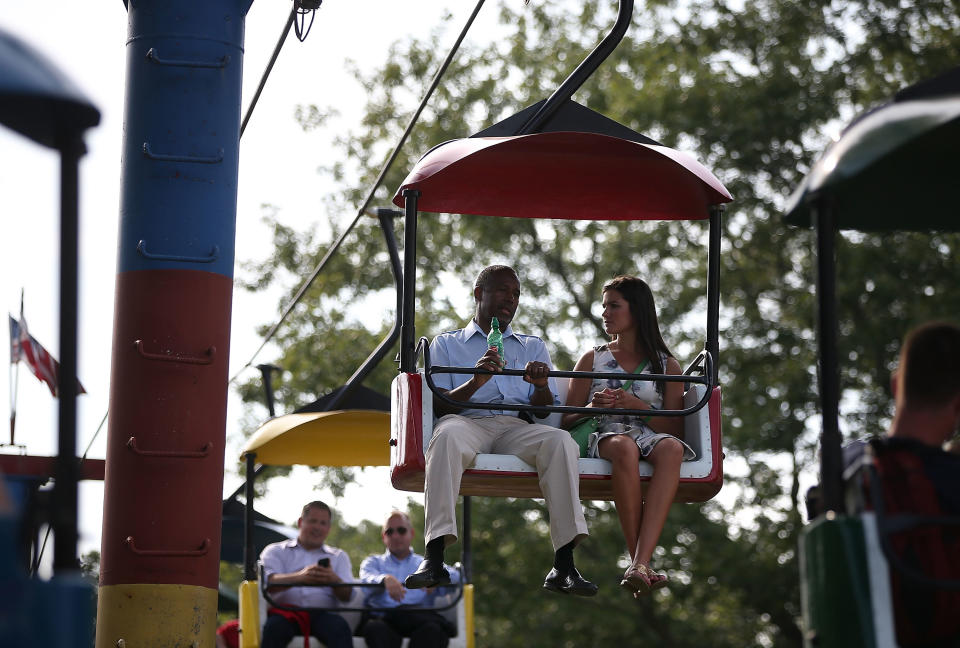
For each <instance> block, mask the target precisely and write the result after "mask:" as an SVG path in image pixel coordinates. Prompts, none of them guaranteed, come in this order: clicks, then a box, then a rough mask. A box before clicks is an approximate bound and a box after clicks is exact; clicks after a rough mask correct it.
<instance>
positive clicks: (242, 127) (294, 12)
mask: <svg viewBox="0 0 960 648" xmlns="http://www.w3.org/2000/svg"><path fill="white" fill-rule="evenodd" d="M298 1H299V0H294V3H293V8H292V9H291V10H290V15H289V16H287V24H285V25H284V26H283V31H282V32H281V33H280V38H279V39H277V44H276V46H275V47H274V48H273V55H272V56H271V57H270V61H269V62H268V63H267V68H266V69H265V70H264V71H263V75H262V76H261V77H260V85H258V86H257V91H256V92H254V93H253V99H252V100H251V101H250V105H249V106H248V107H247V113H246V114H245V115H244V116H243V121H242V122H241V123H240V137H241V138H242V137H243V131H245V130H246V129H247V122H249V121H250V115H252V114H253V109H254V108H256V106H257V101H259V99H260V93H262V92H263V86H265V85H266V84H267V77H269V76H270V72H271V71H272V70H273V64H274V63H276V62H277V57H278V56H280V50H281V49H283V44H284V43H285V42H287V35H288V34H289V33H290V25H292V24H293V21H294V19H295V18H296V17H297V11H298V8H299V7H298ZM310 24H311V25H313V19H311V20H310ZM307 31H309V29H308V30H307ZM299 34H300V30H299V26H298V29H297V36H298V37H299ZM304 38H306V34H304ZM302 40H303V39H301V42H302Z"/></svg>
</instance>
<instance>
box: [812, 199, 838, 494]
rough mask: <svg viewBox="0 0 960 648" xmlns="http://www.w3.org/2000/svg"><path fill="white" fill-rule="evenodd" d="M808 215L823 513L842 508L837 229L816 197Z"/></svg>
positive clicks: (829, 207) (827, 205)
mask: <svg viewBox="0 0 960 648" xmlns="http://www.w3.org/2000/svg"><path fill="white" fill-rule="evenodd" d="M811 213H812V215H813V221H814V224H815V227H816V232H817V296H818V299H819V304H818V312H817V325H818V332H819V337H820V402H821V413H820V415H821V417H822V426H823V428H822V432H821V435H820V447H821V452H820V484H821V488H822V489H823V510H824V511H834V512H840V511H841V509H842V506H843V502H842V492H841V482H842V472H843V468H842V465H841V450H840V425H839V416H840V412H839V410H840V405H839V402H840V380H839V374H838V370H837V366H838V365H837V296H836V276H837V269H836V226H835V220H834V219H835V215H834V212H833V208H832V205H831V204H830V203H829V201H828V200H827V199H826V198H824V197H822V196H821V197H818V198H815V199H814V201H813V203H812V204H811Z"/></svg>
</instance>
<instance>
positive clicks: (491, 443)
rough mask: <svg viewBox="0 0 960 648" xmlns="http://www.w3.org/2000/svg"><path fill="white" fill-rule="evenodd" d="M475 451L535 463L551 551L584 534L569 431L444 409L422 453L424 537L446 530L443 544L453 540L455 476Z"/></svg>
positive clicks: (457, 483) (576, 451)
mask: <svg viewBox="0 0 960 648" xmlns="http://www.w3.org/2000/svg"><path fill="white" fill-rule="evenodd" d="M480 453H493V454H512V455H516V456H517V457H519V458H520V459H522V460H523V461H525V462H526V463H528V464H530V465H531V466H535V467H536V469H537V474H538V475H539V476H540V490H541V492H542V493H543V495H544V499H545V500H546V502H547V510H548V511H549V513H550V539H551V541H552V542H553V549H554V551H556V550H557V549H559V548H560V547H562V546H563V545H565V544H567V543H568V542H570V541H571V540H576V541H577V542H579V541H580V540H581V539H582V538H584V537H585V536H586V535H587V522H586V520H585V519H584V518H583V507H582V506H581V504H580V473H579V470H578V468H577V458H578V457H579V456H580V450H579V448H578V447H577V443H576V442H575V441H574V440H573V438H572V437H571V436H570V433H569V432H567V431H565V430H561V429H559V428H555V427H552V426H550V425H538V424H531V423H527V422H526V421H524V420H523V419H520V418H517V417H516V416H506V415H502V414H501V415H496V416H487V417H479V418H470V417H466V416H460V415H458V414H448V415H446V416H444V417H443V418H441V419H440V420H439V421H438V422H437V425H436V427H435V428H434V430H433V437H432V438H431V439H430V445H429V446H428V447H427V453H426V461H427V475H426V484H425V487H424V494H425V511H424V512H425V515H426V530H425V532H424V536H425V540H426V541H427V542H429V541H431V540H433V539H434V538H439V537H441V536H446V542H445V544H447V545H449V544H451V543H453V542H455V541H456V539H457V517H456V502H457V496H458V494H459V493H460V480H461V478H462V477H463V471H464V470H466V469H467V467H468V466H470V464H472V463H473V460H474V459H475V458H476V456H477V454H480Z"/></svg>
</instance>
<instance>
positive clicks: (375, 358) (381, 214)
mask: <svg viewBox="0 0 960 648" xmlns="http://www.w3.org/2000/svg"><path fill="white" fill-rule="evenodd" d="M376 213H377V219H378V220H379V221H380V228H381V229H382V230H383V237H384V240H385V241H386V244H387V252H388V253H389V254H390V268H391V269H392V271H393V282H394V286H395V288H396V294H397V309H396V315H395V316H394V320H393V326H392V327H391V328H390V332H389V333H388V334H387V336H386V337H385V338H384V339H383V341H381V342H380V345H379V346H378V347H377V348H376V349H374V350H373V352H372V353H371V354H370V355H369V356H367V359H366V360H364V362H363V364H362V365H360V368H359V369H357V370H356V371H355V372H354V373H353V375H352V376H350V377H349V378H348V379H347V382H346V383H344V385H343V388H342V389H340V391H339V392H338V393H337V394H336V396H334V397H333V399H331V401H330V403H329V405H328V408H327V409H328V410H335V409H337V407H338V406H339V405H340V403H342V402H343V401H344V399H346V398H347V397H348V396H349V395H350V392H351V391H353V388H354V387H356V386H357V385H359V384H361V383H362V382H363V381H364V379H365V378H366V377H367V376H368V375H369V374H370V372H371V371H373V369H374V368H375V367H376V366H377V365H378V364H380V361H381V360H383V358H384V356H386V355H387V353H389V351H390V349H391V348H393V345H394V343H396V341H397V338H399V337H400V330H401V327H402V324H401V322H402V315H401V311H402V310H403V285H404V281H403V268H402V267H401V265H400V253H399V252H398V251H397V237H396V234H395V233H394V229H393V219H394V217H395V216H398V215H399V212H397V211H396V210H395V209H385V208H378V209H377V210H376ZM404 252H406V250H404ZM411 321H412V320H411Z"/></svg>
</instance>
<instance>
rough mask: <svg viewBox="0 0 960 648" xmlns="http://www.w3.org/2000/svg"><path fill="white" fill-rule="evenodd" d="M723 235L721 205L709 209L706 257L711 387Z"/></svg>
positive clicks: (717, 335) (716, 375) (716, 353)
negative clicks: (708, 239) (721, 239)
mask: <svg viewBox="0 0 960 648" xmlns="http://www.w3.org/2000/svg"><path fill="white" fill-rule="evenodd" d="M722 233H723V205H714V206H713V207H711V208H710V241H709V247H708V250H709V253H708V255H707V343H706V348H707V352H708V353H709V354H710V357H711V359H712V360H713V362H712V363H711V364H712V367H713V371H712V372H711V373H712V375H710V376H708V378H710V384H711V385H714V386H715V385H717V384H718V382H719V370H718V368H717V367H719V365H720V238H721V235H722Z"/></svg>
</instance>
